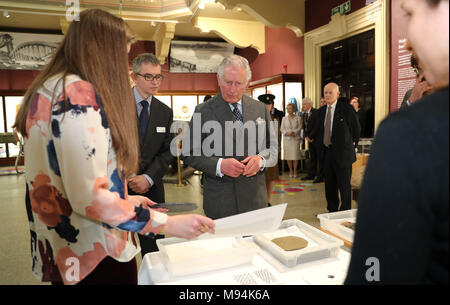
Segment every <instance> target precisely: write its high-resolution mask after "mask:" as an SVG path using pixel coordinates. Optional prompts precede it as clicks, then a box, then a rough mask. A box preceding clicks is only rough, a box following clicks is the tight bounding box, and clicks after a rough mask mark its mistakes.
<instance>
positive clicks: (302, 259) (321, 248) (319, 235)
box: [254, 219, 344, 267]
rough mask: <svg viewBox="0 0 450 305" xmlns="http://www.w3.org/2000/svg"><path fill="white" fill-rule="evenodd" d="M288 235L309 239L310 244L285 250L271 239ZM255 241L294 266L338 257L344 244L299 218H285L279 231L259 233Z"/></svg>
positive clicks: (284, 262) (287, 263) (288, 264)
mask: <svg viewBox="0 0 450 305" xmlns="http://www.w3.org/2000/svg"><path fill="white" fill-rule="evenodd" d="M288 235H294V236H299V237H302V238H304V239H306V240H308V246H307V247H306V248H303V249H300V250H293V251H285V250H283V249H282V248H280V247H278V246H277V245H276V244H275V243H273V242H272V241H271V240H272V239H273V238H276V237H281V236H288ZM254 241H255V243H257V244H258V245H259V246H260V247H261V248H263V249H264V250H266V251H268V252H269V253H270V254H272V255H273V256H274V257H276V258H277V259H278V260H279V261H280V262H281V263H283V264H284V265H286V266H288V267H294V266H296V265H299V264H303V263H308V262H312V261H315V260H321V259H325V258H330V257H337V255H338V253H339V248H340V247H341V246H342V245H343V244H344V242H343V241H342V240H340V239H337V238H335V237H333V236H331V235H329V234H326V233H325V232H322V231H320V230H318V229H316V228H314V227H313V226H310V225H308V224H306V223H304V222H302V221H300V220H298V219H289V220H284V221H283V222H282V223H281V225H280V227H279V230H278V231H275V232H271V233H264V234H257V235H255V236H254Z"/></svg>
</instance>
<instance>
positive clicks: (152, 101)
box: [129, 53, 173, 256]
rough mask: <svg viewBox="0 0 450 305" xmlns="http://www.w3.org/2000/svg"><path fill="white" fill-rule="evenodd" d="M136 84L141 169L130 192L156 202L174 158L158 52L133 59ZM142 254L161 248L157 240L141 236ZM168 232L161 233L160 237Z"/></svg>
mask: <svg viewBox="0 0 450 305" xmlns="http://www.w3.org/2000/svg"><path fill="white" fill-rule="evenodd" d="M131 77H132V79H133V80H134V82H135V84H136V86H135V87H134V88H133V94H134V99H135V102H136V109H137V113H138V124H139V126H138V129H139V137H140V157H141V162H140V164H139V172H138V173H137V175H136V176H134V177H132V178H130V179H129V192H130V194H133V195H143V196H145V197H148V198H149V199H151V200H153V201H154V202H158V203H159V202H164V201H165V194H164V183H163V182H162V178H163V176H164V174H165V173H166V171H167V168H168V167H169V163H170V161H171V160H172V155H171V153H170V142H171V140H172V136H171V133H170V126H171V124H172V121H173V113H172V109H170V108H169V107H167V106H166V105H165V104H163V103H162V102H161V101H159V100H158V99H157V98H155V96H154V95H155V94H156V93H157V92H158V89H159V86H160V85H161V81H162V79H163V76H162V74H161V64H160V63H159V60H158V59H157V58H156V56H155V55H153V54H151V53H143V54H140V55H139V56H137V57H136V58H135V59H134V60H133V73H132V74H131ZM138 237H139V240H140V244H141V249H142V250H141V254H142V256H144V255H145V254H146V253H148V252H154V251H158V247H157V246H156V242H155V239H152V238H149V237H146V236H141V235H138ZM163 237H164V235H157V236H156V239H158V238H163Z"/></svg>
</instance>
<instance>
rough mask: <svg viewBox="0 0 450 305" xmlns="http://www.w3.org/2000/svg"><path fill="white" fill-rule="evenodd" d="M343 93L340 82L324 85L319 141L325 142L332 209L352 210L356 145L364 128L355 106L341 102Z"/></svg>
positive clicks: (327, 196)
mask: <svg viewBox="0 0 450 305" xmlns="http://www.w3.org/2000/svg"><path fill="white" fill-rule="evenodd" d="M339 95H340V92H339V87H338V85H337V84H335V83H329V84H327V85H326V86H325V87H324V96H325V101H326V103H327V105H326V106H322V107H321V108H320V109H319V112H318V122H319V123H318V127H319V133H318V135H319V138H318V139H317V140H318V141H320V143H323V149H324V156H323V157H324V174H325V177H324V178H325V196H326V199H327V209H328V211H329V212H336V211H338V210H340V211H342V210H349V209H351V185H350V181H351V177H352V163H353V162H355V161H356V153H355V147H356V145H357V144H358V141H359V134H360V131H361V127H360V126H359V122H358V118H357V117H356V113H355V111H354V110H353V108H352V106H351V105H350V104H348V103H344V102H338V97H339ZM339 193H340V197H341V201H342V204H341V206H340V207H339Z"/></svg>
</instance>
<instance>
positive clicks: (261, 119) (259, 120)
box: [256, 117, 266, 124]
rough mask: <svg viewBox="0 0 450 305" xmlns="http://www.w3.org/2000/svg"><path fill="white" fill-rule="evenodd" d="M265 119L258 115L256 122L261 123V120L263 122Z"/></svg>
mask: <svg viewBox="0 0 450 305" xmlns="http://www.w3.org/2000/svg"><path fill="white" fill-rule="evenodd" d="M265 121H266V120H264V119H263V118H261V117H259V118H257V119H256V124H261V123H263V122H265Z"/></svg>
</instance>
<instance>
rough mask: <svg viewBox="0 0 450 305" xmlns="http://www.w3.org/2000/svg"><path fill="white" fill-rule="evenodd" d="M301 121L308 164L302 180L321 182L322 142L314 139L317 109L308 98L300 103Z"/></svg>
mask: <svg viewBox="0 0 450 305" xmlns="http://www.w3.org/2000/svg"><path fill="white" fill-rule="evenodd" d="M302 110H303V114H302V121H303V128H304V135H305V144H306V142H308V149H309V166H308V174H307V176H306V177H303V178H302V180H313V179H314V178H316V179H315V180H314V181H313V182H314V183H320V182H323V164H322V161H321V160H320V157H321V156H322V150H323V149H322V143H319V144H320V145H317V141H315V138H316V136H315V135H314V134H315V133H317V132H316V130H317V119H315V117H316V116H317V110H318V109H315V108H313V107H312V102H311V100H310V99H309V98H307V97H306V98H304V99H303V105H302Z"/></svg>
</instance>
